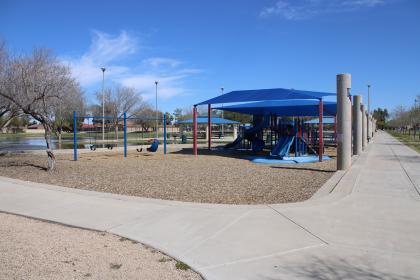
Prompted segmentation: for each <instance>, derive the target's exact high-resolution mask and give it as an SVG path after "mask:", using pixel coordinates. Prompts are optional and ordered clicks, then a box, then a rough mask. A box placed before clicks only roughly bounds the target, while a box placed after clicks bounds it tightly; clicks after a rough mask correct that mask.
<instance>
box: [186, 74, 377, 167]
mask: <svg viewBox="0 0 420 280" xmlns="http://www.w3.org/2000/svg"><path fill="white" fill-rule="evenodd" d="M336 79H337V80H336V81H337V92H336V93H327V92H316V91H303V90H295V89H283V88H274V89H260V90H242V91H232V92H229V93H226V94H223V95H219V96H217V97H214V98H211V99H209V100H206V101H203V102H200V103H197V104H195V105H194V107H193V119H194V135H193V138H194V141H193V153H194V155H195V156H197V154H198V146H197V112H198V111H197V106H200V105H207V106H208V115H209V119H208V122H209V124H208V126H209V127H210V128H211V111H212V105H213V104H229V103H235V105H230V106H223V107H219V108H217V107H216V109H218V110H229V111H233V112H240V113H245V114H251V115H253V117H254V123H253V128H251V129H248V130H245V131H243V133H242V135H241V136H240V137H238V138H237V139H236V140H235V141H234V142H232V143H231V144H229V145H227V148H233V147H236V146H238V145H239V144H240V143H241V142H242V141H243V139H245V140H247V141H250V142H251V145H252V148H253V150H254V151H259V150H260V151H261V150H262V149H264V147H265V142H263V141H264V140H263V137H262V133H263V132H262V129H261V127H260V126H261V124H259V123H258V120H260V121H261V118H262V119H264V118H267V116H269V118H272V117H273V118H274V119H275V120H278V118H279V117H316V116H318V120H317V122H318V135H317V136H316V137H314V139H318V142H317V143H316V144H317V145H313V147H312V148H313V150H315V149H314V148H317V149H316V150H317V153H318V160H319V162H322V161H323V159H324V156H323V153H324V122H323V117H324V115H327V116H331V117H333V118H334V136H333V139H334V141H335V142H336V146H337V170H347V169H348V168H349V167H350V166H351V156H352V154H353V155H359V154H360V153H361V151H363V150H365V149H366V147H367V142H368V141H370V139H371V138H372V137H373V134H374V132H375V131H376V121H375V119H374V118H373V117H372V115H371V114H370V112H369V111H366V110H365V106H364V104H362V99H361V96H359V95H355V96H354V97H352V96H351V94H350V89H351V75H350V74H337V76H336ZM324 97H335V99H336V101H325V100H324ZM352 100H353V103H352ZM301 129H304V126H302V127H301ZM210 134H211V131H210ZM271 134H272V133H271ZM275 135H276V134H275ZM303 135H304V133H302V130H301V131H300V132H299V128H298V127H296V125H295V127H294V135H282V136H287V137H277V136H275V138H274V139H275V140H274V141H275V144H274V146H275V148H272V150H271V153H270V155H271V156H273V155H274V156H276V155H277V156H280V157H282V158H284V157H285V156H286V155H287V154H288V152H289V150H290V146H291V144H292V142H294V143H295V153H299V149H300V148H299V147H300V144H299V138H300V139H301V142H302V143H303V144H302V145H303V147H305V144H306V145H307V147H309V145H308V142H307V141H305V140H306V139H305V137H304V136H303ZM269 143H270V145H273V140H272V138H270V142H269ZM211 145H212V143H211V137H210V138H209V139H208V149H211ZM261 147H262V148H261ZM304 150H305V148H304V149H303V151H304Z"/></svg>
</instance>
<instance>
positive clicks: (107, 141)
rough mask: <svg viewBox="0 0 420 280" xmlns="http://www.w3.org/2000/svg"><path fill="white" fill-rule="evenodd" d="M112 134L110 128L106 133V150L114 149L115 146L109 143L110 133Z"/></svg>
mask: <svg viewBox="0 0 420 280" xmlns="http://www.w3.org/2000/svg"><path fill="white" fill-rule="evenodd" d="M110 132H111V126H109V127H108V131H107V132H106V144H105V148H107V149H108V150H112V149H113V148H114V145H113V144H110V143H109V133H110Z"/></svg>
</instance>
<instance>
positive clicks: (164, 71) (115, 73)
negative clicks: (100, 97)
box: [62, 31, 200, 100]
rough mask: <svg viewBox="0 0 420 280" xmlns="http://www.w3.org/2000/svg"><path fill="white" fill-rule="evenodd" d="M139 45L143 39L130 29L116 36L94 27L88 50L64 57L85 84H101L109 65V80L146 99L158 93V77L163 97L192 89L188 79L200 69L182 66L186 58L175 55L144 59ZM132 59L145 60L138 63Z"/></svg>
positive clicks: (74, 73) (107, 79) (78, 78)
mask: <svg viewBox="0 0 420 280" xmlns="http://www.w3.org/2000/svg"><path fill="white" fill-rule="evenodd" d="M139 49H140V48H139V40H138V39H137V38H136V37H134V36H132V35H130V34H129V33H127V32H126V31H121V32H120V34H118V35H116V36H112V35H110V34H107V33H104V32H100V31H94V32H93V38H92V42H91V45H90V47H89V49H88V50H87V51H86V53H84V54H83V55H81V56H80V57H64V58H62V60H63V62H64V63H66V64H68V65H69V66H70V67H71V69H72V74H73V76H74V77H75V78H76V79H77V80H78V81H79V82H80V83H81V85H82V86H85V87H91V86H95V85H98V86H99V85H100V82H101V81H102V72H101V70H100V68H101V67H105V68H106V71H105V78H106V81H108V83H109V81H111V82H113V83H118V84H122V85H124V86H129V87H134V88H135V89H137V90H138V91H139V92H141V93H142V95H143V97H144V98H145V99H146V100H147V99H152V97H154V94H155V81H159V87H158V89H159V98H162V99H168V98H172V97H175V96H181V95H185V94H187V93H188V90H187V89H186V88H185V85H184V83H185V79H186V78H188V77H189V76H191V75H193V74H197V73H199V72H200V70H198V69H193V68H180V67H179V66H180V65H181V64H182V62H181V61H180V60H178V59H174V58H167V57H150V58H143V59H140V57H141V54H139ZM127 61H131V62H127ZM132 61H139V62H142V63H139V64H138V65H136V64H133V63H132ZM124 62H125V63H124ZM139 69H145V70H143V71H140V70H139ZM98 88H99V87H98Z"/></svg>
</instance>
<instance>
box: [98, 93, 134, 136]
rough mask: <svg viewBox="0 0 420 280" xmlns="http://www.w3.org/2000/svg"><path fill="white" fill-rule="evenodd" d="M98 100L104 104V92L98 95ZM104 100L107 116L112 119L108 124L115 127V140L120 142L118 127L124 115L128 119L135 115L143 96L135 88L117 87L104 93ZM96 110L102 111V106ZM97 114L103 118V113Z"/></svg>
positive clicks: (108, 120)
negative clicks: (103, 101)
mask: <svg viewBox="0 0 420 280" xmlns="http://www.w3.org/2000/svg"><path fill="white" fill-rule="evenodd" d="M96 99H97V101H98V103H102V92H98V93H96ZM104 99H105V116H107V117H111V118H110V119H107V120H106V122H107V123H109V124H110V125H112V126H113V127H114V129H115V138H116V139H117V140H118V125H119V124H120V122H121V118H122V117H123V115H124V113H127V115H128V117H129V116H131V115H132V114H133V113H134V111H135V109H136V108H137V106H139V104H140V103H141V102H142V98H141V95H140V93H138V92H137V91H136V90H135V89H133V88H129V87H123V86H116V87H114V88H112V89H106V90H105V91H104ZM94 108H97V109H100V110H102V107H101V106H95V107H94ZM95 114H97V115H100V116H101V115H102V112H95Z"/></svg>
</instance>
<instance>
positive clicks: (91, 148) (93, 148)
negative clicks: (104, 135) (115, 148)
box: [88, 118, 96, 151]
mask: <svg viewBox="0 0 420 280" xmlns="http://www.w3.org/2000/svg"><path fill="white" fill-rule="evenodd" d="M93 127H94V126H93V124H92V128H91V127H90V119H89V118H88V129H89V134H88V137H89V148H90V150H91V151H96V135H95V144H92V136H91V134H92V129H93ZM95 130H96V129H95ZM95 132H96V131H95Z"/></svg>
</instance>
